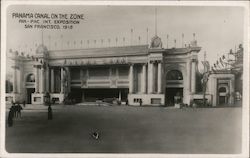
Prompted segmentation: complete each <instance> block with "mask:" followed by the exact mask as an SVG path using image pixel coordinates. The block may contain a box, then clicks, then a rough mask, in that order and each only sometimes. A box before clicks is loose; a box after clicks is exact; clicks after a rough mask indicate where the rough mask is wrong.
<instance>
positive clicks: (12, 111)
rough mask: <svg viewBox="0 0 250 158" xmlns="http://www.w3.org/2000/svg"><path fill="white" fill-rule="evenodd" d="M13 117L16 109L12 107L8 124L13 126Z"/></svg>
mask: <svg viewBox="0 0 250 158" xmlns="http://www.w3.org/2000/svg"><path fill="white" fill-rule="evenodd" d="M13 117H14V110H13V108H10V111H9V115H8V126H9V127H12V126H13Z"/></svg>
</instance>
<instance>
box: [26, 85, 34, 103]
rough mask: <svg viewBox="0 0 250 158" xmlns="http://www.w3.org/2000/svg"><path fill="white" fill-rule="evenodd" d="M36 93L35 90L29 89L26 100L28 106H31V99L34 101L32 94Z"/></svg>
mask: <svg viewBox="0 0 250 158" xmlns="http://www.w3.org/2000/svg"><path fill="white" fill-rule="evenodd" d="M34 92H35V88H27V98H26V102H27V104H31V99H32V96H31V95H32V93H34Z"/></svg>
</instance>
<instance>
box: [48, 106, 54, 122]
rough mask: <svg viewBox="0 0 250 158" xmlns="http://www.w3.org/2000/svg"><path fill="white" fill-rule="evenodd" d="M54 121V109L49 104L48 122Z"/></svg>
mask: <svg viewBox="0 0 250 158" xmlns="http://www.w3.org/2000/svg"><path fill="white" fill-rule="evenodd" d="M52 119H53V114H52V108H51V105H50V104H49V107H48V120H52Z"/></svg>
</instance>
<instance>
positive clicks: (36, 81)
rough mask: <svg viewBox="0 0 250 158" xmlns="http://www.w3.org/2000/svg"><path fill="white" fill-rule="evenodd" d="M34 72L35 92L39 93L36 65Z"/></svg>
mask: <svg viewBox="0 0 250 158" xmlns="http://www.w3.org/2000/svg"><path fill="white" fill-rule="evenodd" d="M35 69H36V74H35V93H39V69H38V67H37V66H36V67H35Z"/></svg>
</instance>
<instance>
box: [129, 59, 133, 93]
mask: <svg viewBox="0 0 250 158" xmlns="http://www.w3.org/2000/svg"><path fill="white" fill-rule="evenodd" d="M133 92H134V65H133V64H131V65H130V67H129V93H133Z"/></svg>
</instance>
